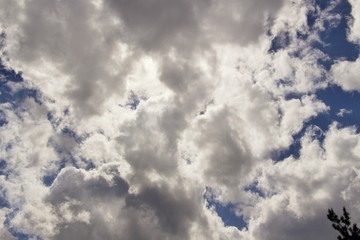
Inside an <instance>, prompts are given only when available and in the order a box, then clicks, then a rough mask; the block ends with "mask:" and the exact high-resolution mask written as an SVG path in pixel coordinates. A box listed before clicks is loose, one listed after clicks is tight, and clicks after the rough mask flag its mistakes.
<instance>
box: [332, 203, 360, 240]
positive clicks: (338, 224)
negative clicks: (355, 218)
mask: <svg viewBox="0 0 360 240" xmlns="http://www.w3.org/2000/svg"><path fill="white" fill-rule="evenodd" d="M327 217H328V219H329V220H330V221H331V222H332V223H333V224H332V226H333V228H335V229H336V230H337V231H338V232H339V233H340V235H339V236H338V237H337V239H338V240H360V229H359V228H358V226H357V225H356V223H354V224H351V222H350V214H349V212H348V211H346V208H345V207H344V208H343V216H340V218H339V216H338V215H336V213H335V212H334V210H333V209H332V208H330V209H329V212H328V215H327Z"/></svg>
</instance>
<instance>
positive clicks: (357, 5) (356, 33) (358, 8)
mask: <svg viewBox="0 0 360 240" xmlns="http://www.w3.org/2000/svg"><path fill="white" fill-rule="evenodd" d="M349 2H350V4H351V16H352V18H353V19H352V20H351V27H350V32H349V36H348V38H349V39H350V40H351V41H354V42H356V43H360V30H359V29H360V1H359V0H350V1H349Z"/></svg>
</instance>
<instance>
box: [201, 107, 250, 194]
mask: <svg viewBox="0 0 360 240" xmlns="http://www.w3.org/2000/svg"><path fill="white" fill-rule="evenodd" d="M232 118H233V119H232ZM234 118H235V119H234ZM232 121H236V122H237V121H239V122H241V120H240V119H239V118H236V116H235V115H234V114H232V113H231V110H229V109H227V108H224V109H222V110H220V111H218V112H216V113H214V116H213V117H212V118H210V119H209V121H208V122H202V121H200V123H201V125H200V128H201V130H200V132H201V136H200V137H199V139H198V144H199V147H200V149H209V150H210V152H209V153H208V154H207V157H206V158H205V159H204V160H203V161H204V165H205V166H206V167H205V178H206V179H209V180H212V182H213V183H215V184H219V183H220V184H224V185H225V186H228V187H230V186H233V187H234V186H237V184H239V183H240V182H241V181H240V179H241V177H242V176H243V175H244V174H246V173H248V172H249V171H250V169H251V167H252V165H253V163H254V160H255V158H254V157H253V156H252V154H251V151H250V149H249V147H248V146H247V143H246V141H244V139H243V137H242V136H241V133H240V132H238V131H237V130H236V129H235V128H234V126H233V125H232Z"/></svg>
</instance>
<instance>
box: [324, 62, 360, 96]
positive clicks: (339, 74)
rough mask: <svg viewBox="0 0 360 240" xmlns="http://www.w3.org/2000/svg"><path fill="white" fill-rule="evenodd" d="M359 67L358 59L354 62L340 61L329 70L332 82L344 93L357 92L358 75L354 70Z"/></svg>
mask: <svg viewBox="0 0 360 240" xmlns="http://www.w3.org/2000/svg"><path fill="white" fill-rule="evenodd" d="M359 65H360V60H359V59H357V60H356V61H355V62H350V61H340V62H338V63H337V64H335V65H334V66H333V67H332V69H331V72H332V75H333V78H334V82H335V83H336V84H338V85H339V86H341V87H342V88H343V89H344V90H345V91H352V90H355V91H359V90H360V85H359V83H358V78H359V74H358V72H357V71H356V68H357V67H359Z"/></svg>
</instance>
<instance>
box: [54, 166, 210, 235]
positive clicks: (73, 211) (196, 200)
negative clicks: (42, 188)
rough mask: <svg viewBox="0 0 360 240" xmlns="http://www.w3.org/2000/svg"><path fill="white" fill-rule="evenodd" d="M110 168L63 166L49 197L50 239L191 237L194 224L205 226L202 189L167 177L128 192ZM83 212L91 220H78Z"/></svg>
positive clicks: (125, 184)
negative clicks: (54, 229)
mask: <svg viewBox="0 0 360 240" xmlns="http://www.w3.org/2000/svg"><path fill="white" fill-rule="evenodd" d="M111 169H113V170H111ZM111 169H110V171H105V170H103V171H98V172H95V171H92V172H91V173H89V172H85V171H83V170H76V169H73V168H68V169H65V170H63V171H62V173H61V174H60V175H59V176H58V178H57V179H56V181H55V182H54V184H53V186H52V188H51V191H50V194H49V197H48V202H49V203H50V204H51V205H52V206H53V207H54V209H55V211H56V212H57V215H58V218H59V221H58V223H57V226H58V233H56V235H55V237H54V239H191V238H192V237H191V235H190V232H191V229H192V225H193V224H197V225H198V226H199V227H200V228H203V229H206V228H207V227H208V222H207V219H206V217H205V215H204V214H203V213H202V206H201V202H202V201H201V199H202V195H201V194H198V193H195V192H193V191H187V190H186V188H185V187H184V186H183V184H182V183H179V184H178V185H176V186H170V185H169V184H168V183H165V182H163V183H160V184H156V183H149V184H145V185H144V186H142V187H141V188H140V189H139V190H138V192H136V193H129V191H128V190H129V184H128V183H127V182H126V181H125V180H123V179H122V178H121V177H120V176H119V175H118V174H119V173H118V172H117V170H116V169H114V167H111ZM109 174H110V176H112V178H111V179H110V180H109V179H105V178H108V177H110V176H109ZM64 207H65V208H64ZM85 213H88V214H89V219H88V220H86V219H85V220H83V221H82V220H81V218H82V217H81V216H83V215H86V214H85ZM69 216H72V218H69Z"/></svg>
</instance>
